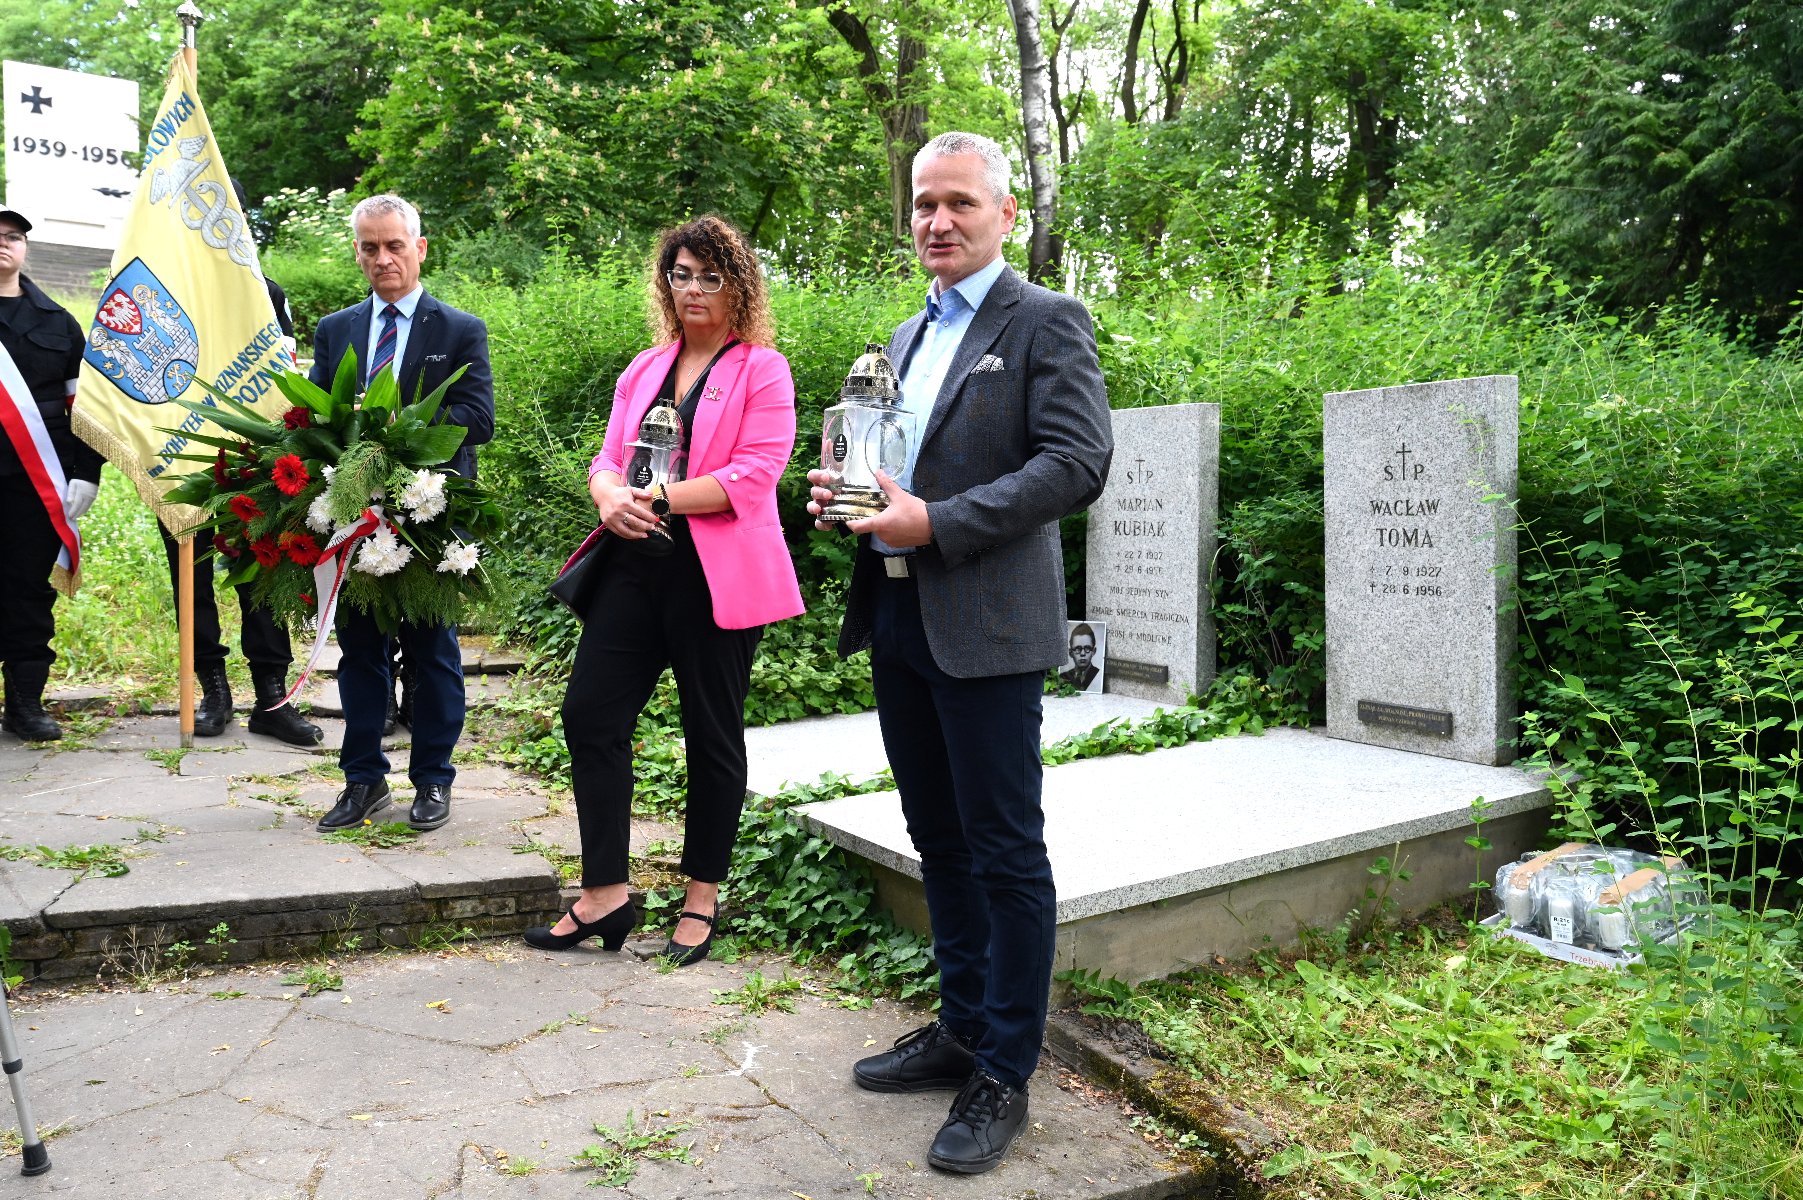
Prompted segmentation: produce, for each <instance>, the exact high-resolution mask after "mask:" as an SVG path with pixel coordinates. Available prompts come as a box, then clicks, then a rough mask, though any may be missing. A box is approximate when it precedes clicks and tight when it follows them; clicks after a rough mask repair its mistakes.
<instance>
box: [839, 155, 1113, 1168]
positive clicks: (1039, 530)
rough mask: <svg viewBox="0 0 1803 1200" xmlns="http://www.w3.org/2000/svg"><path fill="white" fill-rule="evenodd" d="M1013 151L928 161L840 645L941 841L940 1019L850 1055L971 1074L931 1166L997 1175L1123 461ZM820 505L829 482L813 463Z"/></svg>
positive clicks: (1033, 1041) (856, 1072)
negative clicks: (1055, 764)
mask: <svg viewBox="0 0 1803 1200" xmlns="http://www.w3.org/2000/svg"><path fill="white" fill-rule="evenodd" d="M1008 175H1009V171H1008V159H1007V156H1006V155H1005V154H1003V153H1002V150H1001V147H999V146H997V145H996V144H995V143H994V142H992V141H990V140H989V139H988V138H984V137H978V136H976V135H973V134H966V133H946V134H941V135H940V136H939V137H937V138H934V139H933V140H932V141H931V142H929V143H928V144H927V145H926V146H925V147H924V148H923V149H922V150H921V151H920V154H919V155H918V156H917V157H916V158H915V160H914V219H913V232H914V249H915V251H916V253H917V254H918V255H919V257H920V261H921V265H923V266H924V267H926V269H927V271H928V273H930V274H931V275H932V276H933V284H932V287H931V289H930V290H929V292H928V296H927V307H926V310H925V311H924V312H922V313H920V314H918V315H916V316H914V317H912V318H910V319H909V320H907V321H905V322H903V323H902V326H901V327H900V328H899V329H897V330H896V331H895V336H894V337H893V338H891V339H890V342H889V356H890V359H891V360H892V361H894V362H896V363H898V364H900V369H901V384H902V405H903V407H905V408H908V409H909V410H911V411H913V412H915V413H916V414H918V416H919V421H920V425H919V428H920V429H921V437H920V448H919V451H918V454H917V455H916V457H915V460H914V464H913V467H912V471H911V473H910V474H909V475H907V476H906V477H904V478H901V479H897V480H889V479H884V480H883V490H884V492H885V493H886V494H887V496H888V499H889V505H888V507H887V508H886V509H884V511H883V512H882V513H881V514H880V515H878V516H876V517H872V518H870V519H868V520H863V521H853V522H851V523H850V524H849V525H848V526H847V528H849V529H850V530H851V531H852V532H853V533H856V534H859V535H860V546H859V550H858V554H857V560H856V566H855V567H854V569H853V572H852V582H851V589H850V592H849V594H848V596H847V599H846V613H845V623H844V627H843V628H842V629H841V631H840V635H839V653H840V654H842V655H846V656H849V655H851V654H854V653H856V652H857V651H859V650H862V649H866V648H868V649H869V650H870V657H871V667H872V675H873V679H874V684H875V688H876V699H877V714H878V716H879V717H880V718H881V721H882V728H883V742H884V745H885V746H886V747H887V749H888V752H889V762H890V765H891V767H892V768H893V770H894V772H895V782H896V785H897V787H898V788H899V789H900V791H901V802H902V811H903V815H904V816H905V817H906V818H907V822H908V834H909V836H910V837H911V838H912V839H913V842H914V847H915V849H916V850H917V851H918V852H919V854H920V865H921V875H922V877H923V879H924V880H925V885H926V896H927V907H928V910H929V912H930V914H931V916H932V922H933V942H934V952H935V956H936V957H937V959H938V961H939V976H940V980H939V990H940V1019H939V1020H937V1021H935V1022H933V1023H932V1024H931V1025H928V1026H926V1027H925V1028H923V1029H918V1030H916V1031H914V1032H913V1033H910V1034H908V1035H907V1036H906V1037H903V1038H902V1039H900V1040H899V1041H897V1042H896V1043H895V1046H894V1047H893V1048H892V1049H890V1050H888V1051H886V1052H884V1053H882V1054H878V1055H875V1056H873V1057H870V1058H866V1059H863V1060H861V1061H860V1062H858V1063H857V1064H856V1066H854V1068H853V1070H852V1074H853V1077H854V1078H855V1079H856V1081H857V1083H858V1085H859V1086H860V1087H864V1088H867V1089H869V1090H871V1091H878V1092H918V1091H929V1090H933V1089H940V1088H943V1089H947V1090H956V1091H957V1093H958V1096H957V1099H956V1100H955V1101H953V1103H952V1107H951V1112H950V1114H949V1115H948V1116H947V1118H946V1120H945V1123H944V1125H942V1126H941V1127H940V1130H939V1133H938V1135H937V1136H936V1137H935V1138H934V1140H933V1144H932V1148H931V1150H930V1151H929V1153H928V1155H927V1161H928V1162H929V1163H931V1164H932V1165H933V1166H935V1167H938V1168H940V1169H941V1170H947V1171H956V1172H961V1173H966V1174H976V1173H978V1172H982V1171H987V1170H989V1169H991V1168H992V1167H994V1166H995V1165H996V1164H997V1163H999V1162H1000V1161H1001V1159H1002V1156H1003V1154H1005V1153H1006V1152H1007V1150H1008V1147H1009V1145H1011V1144H1012V1143H1013V1141H1014V1139H1015V1138H1016V1137H1017V1136H1019V1134H1020V1131H1021V1130H1022V1129H1023V1128H1024V1127H1025V1126H1026V1123H1027V1077H1028V1076H1029V1075H1031V1074H1032V1073H1033V1070H1034V1068H1035V1067H1036V1066H1037V1065H1038V1062H1039V1045H1040V1041H1041V1039H1042V1038H1043V1037H1044V1034H1045V1018H1046V998H1047V993H1048V991H1049V989H1050V987H1051V980H1052V945H1053V937H1054V922H1055V917H1056V907H1057V896H1056V893H1055V892H1054V890H1053V886H1052V869H1051V864H1050V862H1049V861H1048V860H1047V858H1046V848H1045V816H1044V813H1043V811H1042V810H1041V808H1040V782H1041V779H1040V762H1039V725H1040V697H1041V694H1042V692H1043V689H1044V681H1045V673H1046V671H1047V670H1049V669H1051V668H1055V667H1057V666H1058V665H1059V664H1061V663H1062V662H1063V661H1064V657H1065V647H1066V640H1065V602H1064V567H1063V557H1062V553H1061V551H1060V547H1059V541H1058V520H1059V518H1060V517H1063V516H1065V515H1066V514H1067V513H1072V512H1075V511H1077V510H1078V509H1081V508H1084V507H1087V506H1088V505H1089V504H1090V503H1091V502H1092V501H1093V500H1094V499H1095V498H1096V497H1097V496H1098V495H1100V494H1101V491H1102V485H1103V483H1104V482H1105V481H1106V479H1107V475H1108V462H1109V458H1110V456H1111V454H1112V453H1113V448H1114V435H1113V432H1112V429H1111V426H1110V422H1109V416H1108V395H1107V391H1106V389H1105V387H1104V385H1103V382H1102V371H1101V367H1100V365H1099V364H1098V362H1097V360H1096V344H1095V334H1094V331H1093V330H1092V328H1091V325H1090V320H1089V313H1088V312H1087V311H1086V310H1085V309H1084V307H1083V305H1082V304H1080V303H1078V302H1077V301H1076V300H1074V299H1072V298H1070V297H1069V296H1063V295H1059V294H1058V293H1056V292H1050V291H1047V290H1046V289H1044V288H1041V287H1038V286H1035V285H1033V284H1030V283H1027V282H1025V281H1024V280H1022V279H1021V278H1020V277H1019V276H1018V275H1016V274H1015V273H1014V272H1013V271H1012V270H1010V269H1009V268H1008V266H1007V264H1006V263H1005V262H1004V261H1003V260H1002V241H1003V239H1004V238H1005V237H1006V236H1007V235H1008V232H1009V231H1010V230H1012V229H1013V228H1014V217H1015V211H1016V204H1015V199H1014V197H1013V196H1012V195H1010V194H1009V179H1008ZM809 478H810V480H811V481H812V482H813V483H814V484H815V487H814V490H813V497H814V502H813V504H811V505H810V506H809V508H810V511H812V512H814V513H815V514H816V515H818V513H819V511H820V505H821V504H823V503H825V502H826V501H828V500H830V499H831V498H832V493H831V492H830V491H829V490H828V489H827V487H826V486H825V485H826V484H827V483H828V482H830V476H828V475H826V474H825V473H824V472H813V473H811V474H810V476H809Z"/></svg>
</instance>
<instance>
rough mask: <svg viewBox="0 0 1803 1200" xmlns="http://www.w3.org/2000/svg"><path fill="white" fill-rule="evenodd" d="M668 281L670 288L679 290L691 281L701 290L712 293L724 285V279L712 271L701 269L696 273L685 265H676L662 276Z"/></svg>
mask: <svg viewBox="0 0 1803 1200" xmlns="http://www.w3.org/2000/svg"><path fill="white" fill-rule="evenodd" d="M664 278H665V279H668V280H669V281H670V290H671V291H673V292H680V291H682V290H683V289H684V288H686V287H688V286H689V285H690V284H691V283H692V284H694V285H695V286H696V287H698V288H700V289H701V290H702V291H704V292H706V293H708V294H709V295H712V294H713V293H715V292H717V291H719V290H720V289H721V288H723V287H725V286H726V280H725V279H724V278H723V277H721V276H719V275H716V274H715V273H714V272H712V271H703V272H702V273H701V274H699V275H697V274H695V273H694V272H692V271H690V270H689V269H688V268H687V267H677V268H676V269H675V270H673V271H670V272H669V273H668V274H666V275H665V276H664Z"/></svg>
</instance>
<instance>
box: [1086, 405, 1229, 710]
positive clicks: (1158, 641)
mask: <svg viewBox="0 0 1803 1200" xmlns="http://www.w3.org/2000/svg"><path fill="white" fill-rule="evenodd" d="M1113 416H1114V467H1113V469H1112V470H1111V471H1110V472H1109V476H1108V486H1107V488H1106V489H1104V490H1103V492H1102V496H1101V499H1099V500H1097V501H1096V502H1095V504H1094V505H1093V506H1092V507H1091V508H1090V510H1089V541H1088V547H1087V555H1086V558H1085V563H1086V565H1085V579H1086V586H1085V591H1086V596H1087V602H1086V604H1085V613H1084V615H1085V617H1086V618H1088V619H1092V620H1098V621H1106V622H1107V623H1108V667H1107V673H1106V675H1105V676H1104V687H1105V688H1106V689H1107V690H1108V691H1110V692H1118V693H1121V694H1122V695H1127V696H1137V697H1139V698H1140V699H1143V700H1155V701H1161V702H1167V703H1172V704H1181V703H1183V701H1184V700H1186V699H1187V698H1188V697H1189V695H1190V694H1191V693H1193V692H1201V691H1203V690H1205V689H1206V688H1207V687H1208V685H1209V684H1210V683H1211V682H1213V680H1214V674H1215V631H1214V623H1213V621H1212V620H1211V619H1210V617H1209V612H1208V570H1209V564H1210V562H1211V561H1212V560H1213V558H1214V551H1215V507H1216V501H1217V490H1218V487H1219V466H1220V447H1221V409H1220V406H1219V405H1218V404H1169V405H1162V406H1159V407H1154V408H1125V409H1116V410H1115V412H1114V414H1113Z"/></svg>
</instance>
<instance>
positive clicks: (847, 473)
mask: <svg viewBox="0 0 1803 1200" xmlns="http://www.w3.org/2000/svg"><path fill="white" fill-rule="evenodd" d="M918 426H919V420H918V418H917V417H916V416H915V414H913V413H911V412H908V411H906V410H905V409H903V408H902V407H901V380H900V378H899V377H897V375H896V373H895V366H894V364H893V363H891V362H890V361H889V356H888V355H887V354H886V353H884V351H883V347H882V345H881V344H880V343H878V342H867V343H865V345H864V353H863V354H861V355H859V356H858V360H857V361H856V362H854V363H853V364H852V365H851V372H850V374H848V375H846V377H845V386H844V387H842V388H840V389H839V403H837V404H835V405H833V406H832V407H831V408H829V409H827V410H826V421H825V424H824V426H823V427H822V429H821V434H820V465H821V467H822V468H824V469H825V470H827V471H829V472H831V473H832V477H833V478H832V481H831V482H830V483H829V484H828V485H827V486H829V487H830V488H831V489H832V492H833V498H832V500H831V501H830V502H829V503H828V504H827V505H826V507H825V508H824V509H823V510H822V512H821V513H820V520H822V521H860V520H863V519H864V518H865V517H874V516H876V515H877V514H878V513H880V512H882V511H883V509H884V508H886V507H888V504H889V500H888V497H886V496H884V495H883V489H882V485H880V484H879V483H877V479H876V473H877V472H878V471H881V472H883V474H885V475H887V476H889V478H891V479H899V478H901V477H902V476H903V475H904V474H905V473H906V472H907V469H908V467H909V465H910V464H911V463H912V462H913V458H914V452H915V450H916V449H917V447H918V445H919V434H918Z"/></svg>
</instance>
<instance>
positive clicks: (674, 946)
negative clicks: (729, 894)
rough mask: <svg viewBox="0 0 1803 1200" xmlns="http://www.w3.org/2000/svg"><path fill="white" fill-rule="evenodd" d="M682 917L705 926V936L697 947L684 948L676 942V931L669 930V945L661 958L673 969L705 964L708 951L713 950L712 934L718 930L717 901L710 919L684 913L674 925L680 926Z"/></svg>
mask: <svg viewBox="0 0 1803 1200" xmlns="http://www.w3.org/2000/svg"><path fill="white" fill-rule="evenodd" d="M683 917H688V918H690V919H692V920H696V921H701V922H703V923H705V924H706V925H707V936H706V937H704V938H702V939H701V942H700V944H699V945H695V946H685V945H683V944H682V943H681V942H679V941H677V940H676V931H675V930H671V931H670V941H669V944H668V945H666V946H665V947H664V954H663V957H664V961H665V962H667V963H669V964H670V965H671V966H673V967H687V966H693V965H694V964H695V963H698V962H705V961H706V960H707V955H708V951H710V950H712V949H713V948H714V933H715V931H716V930H717V929H718V928H719V925H718V922H719V920H720V905H719V903H718V902H717V901H716V902H715V904H714V915H713V916H711V917H710V916H708V915H706V914H705V913H698V912H684V913H683V914H682V916H679V917H677V918H676V923H677V924H678V925H680V924H682V921H683Z"/></svg>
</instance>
